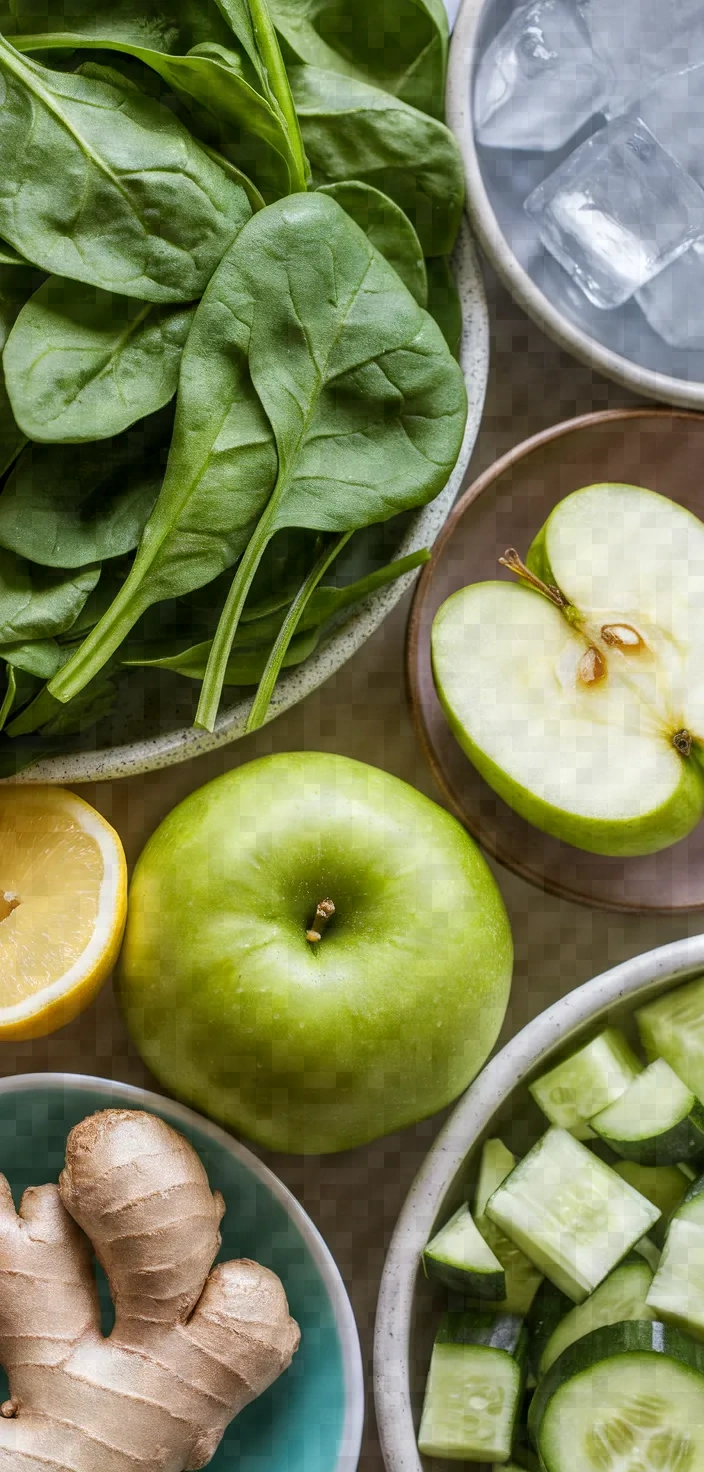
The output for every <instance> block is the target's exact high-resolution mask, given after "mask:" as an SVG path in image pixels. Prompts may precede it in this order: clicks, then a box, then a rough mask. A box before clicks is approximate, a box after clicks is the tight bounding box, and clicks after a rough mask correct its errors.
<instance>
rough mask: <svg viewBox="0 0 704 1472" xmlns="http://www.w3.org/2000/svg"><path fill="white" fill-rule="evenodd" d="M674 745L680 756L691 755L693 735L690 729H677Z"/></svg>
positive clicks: (673, 739)
mask: <svg viewBox="0 0 704 1472" xmlns="http://www.w3.org/2000/svg"><path fill="white" fill-rule="evenodd" d="M672 745H673V746H674V747H675V750H676V751H678V752H679V754H680V756H691V754H692V737H691V735H690V733H689V731H685V730H684V729H682V730H681V731H675V734H674V736H673V738H672Z"/></svg>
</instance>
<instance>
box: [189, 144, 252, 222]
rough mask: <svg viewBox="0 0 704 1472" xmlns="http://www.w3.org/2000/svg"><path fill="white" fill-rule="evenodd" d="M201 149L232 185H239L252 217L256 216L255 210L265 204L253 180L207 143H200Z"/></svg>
mask: <svg viewBox="0 0 704 1472" xmlns="http://www.w3.org/2000/svg"><path fill="white" fill-rule="evenodd" d="M201 148H202V149H203V152H204V153H207V154H208V155H209V157H210V158H212V159H213V162H214V163H216V164H218V165H219V167H220V168H221V169H222V171H223V173H224V174H227V176H228V178H229V179H232V182H233V184H240V185H241V187H242V188H243V189H244V192H245V194H246V196H247V199H248V200H249V204H250V208H251V211H252V214H253V215H254V214H256V212H257V210H263V209H264V206H265V204H266V200H265V199H264V196H263V195H262V194H260V192H259V190H258V189H257V186H256V184H255V183H254V182H253V180H252V179H250V178H248V176H247V174H245V173H244V172H243V170H242V169H240V168H238V166H237V164H234V163H233V162H232V159H229V158H226V157H225V154H224V153H219V152H218V150H217V148H211V146H210V144H209V143H204V142H202V141H201Z"/></svg>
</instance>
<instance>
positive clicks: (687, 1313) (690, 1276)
mask: <svg viewBox="0 0 704 1472" xmlns="http://www.w3.org/2000/svg"><path fill="white" fill-rule="evenodd" d="M648 1304H649V1306H650V1307H651V1308H652V1309H653V1311H654V1313H655V1314H656V1316H657V1318H659V1319H667V1321H668V1322H669V1323H674V1324H679V1325H681V1327H682V1328H683V1329H687V1330H688V1332H689V1333H690V1334H694V1335H695V1337H698V1338H701V1337H704V1227H702V1226H701V1225H700V1223H699V1222H697V1221H691V1220H687V1218H686V1217H681V1216H679V1215H678V1216H676V1217H674V1219H673V1220H672V1222H671V1223H670V1230H669V1232H668V1234H667V1238H666V1241H665V1246H664V1248H663V1253H662V1257H661V1259H660V1266H659V1268H658V1270H657V1273H656V1274H655V1277H654V1279H653V1283H652V1287H651V1289H650V1292H649V1294H648ZM703 1465H704V1464H703Z"/></svg>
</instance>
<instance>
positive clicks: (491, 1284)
mask: <svg viewBox="0 0 704 1472" xmlns="http://www.w3.org/2000/svg"><path fill="white" fill-rule="evenodd" d="M423 1272H424V1273H425V1276H426V1278H429V1279H431V1280H434V1281H435V1282H437V1283H443V1284H444V1286H445V1287H446V1288H450V1289H452V1291H453V1292H454V1293H461V1294H462V1296H463V1297H464V1298H480V1299H482V1301H483V1302H485V1303H487V1304H488V1303H503V1302H504V1300H505V1298H506V1274H505V1273H498V1272H496V1273H471V1272H469V1271H466V1270H464V1269H462V1268H455V1267H453V1266H452V1265H451V1263H447V1262H441V1261H440V1260H439V1259H438V1258H435V1257H431V1256H429V1254H428V1253H426V1252H424V1253H423Z"/></svg>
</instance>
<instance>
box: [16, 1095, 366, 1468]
mask: <svg viewBox="0 0 704 1472" xmlns="http://www.w3.org/2000/svg"><path fill="white" fill-rule="evenodd" d="M109 1108H121V1109H146V1110H148V1111H149V1112H150V1113H152V1114H158V1115H160V1116H161V1118H162V1119H165V1120H167V1122H168V1123H169V1124H171V1125H173V1126H174V1127H175V1128H176V1129H177V1130H180V1132H181V1133H182V1134H183V1135H185V1136H186V1137H187V1139H189V1140H190V1141H191V1144H192V1145H194V1146H195V1148H196V1150H197V1151H198V1154H199V1155H200V1158H201V1160H202V1161H203V1164H204V1166H205V1168H206V1170H207V1172H208V1176H209V1179H210V1184H211V1186H212V1187H213V1188H217V1189H218V1190H220V1191H222V1193H223V1196H224V1197H225V1202H226V1206H227V1211H226V1214H225V1218H224V1220H223V1223H222V1249H221V1252H220V1258H221V1259H223V1260H225V1259H227V1258H231V1257H251V1258H255V1259H256V1260H257V1261H258V1262H261V1263H263V1264H264V1265H265V1266H266V1267H269V1268H272V1269H273V1270H274V1271H275V1272H276V1273H278V1274H279V1277H280V1278H281V1279H282V1282H283V1284H284V1287H285V1289H286V1293H287V1296H288V1301H289V1306H290V1309H291V1313H292V1314H293V1316H294V1318H295V1319H297V1320H298V1323H299V1324H300V1327H301V1347H300V1349H299V1351H298V1353H297V1354H296V1355H295V1357H294V1360H293V1364H292V1366H291V1368H290V1370H288V1371H287V1372H286V1373H285V1374H284V1375H282V1376H281V1378H280V1379H279V1380H278V1381H276V1383H275V1384H274V1385H272V1386H271V1388H270V1389H269V1390H267V1391H266V1392H265V1393H264V1395H262V1396H261V1397H260V1399H259V1400H257V1401H254V1402H253V1404H252V1405H250V1406H247V1407H246V1409H245V1410H244V1411H242V1413H241V1415H239V1416H238V1417H237V1418H236V1420H235V1421H233V1422H232V1425H231V1426H230V1427H229V1429H228V1431H226V1433H225V1436H224V1439H223V1441H222V1443H221V1446H220V1448H219V1450H218V1452H216V1455H215V1456H214V1458H213V1460H212V1462H210V1463H209V1468H210V1469H212V1472H235V1469H236V1472H354V1469H355V1468H356V1466H357V1463H358V1460H359V1448H360V1442H361V1437H362V1421H363V1415H364V1389H363V1379H362V1361H361V1355H360V1349H359V1339H358V1336H357V1329H356V1325H355V1322H354V1317H353V1314H352V1309H351V1306H350V1302H349V1299H348V1297H347V1293H346V1291H345V1287H344V1284H343V1282H342V1279H341V1277H340V1274H339V1272H338V1270H337V1268H336V1266H335V1263H334V1261H333V1259H332V1257H331V1256H330V1253H329V1251H328V1249H327V1247H326V1246H325V1243H324V1242H323V1239H322V1237H321V1236H320V1234H319V1232H318V1231H317V1230H316V1228H315V1227H314V1226H313V1223H312V1222H311V1221H310V1219H309V1217H308V1216H306V1213H305V1212H304V1210H303V1208H302V1207H301V1206H299V1204H298V1202H297V1201H296V1200H295V1197H293V1196H292V1195H291V1193H290V1191H288V1190H287V1189H286V1187H285V1186H283V1185H282V1184H281V1182H280V1181H278V1180H277V1178H276V1176H274V1175H272V1173H271V1171H270V1170H268V1169H267V1167H266V1166H264V1165H262V1164H261V1162H260V1161H259V1160H257V1158H256V1156H254V1155H252V1154H251V1152H250V1151H249V1150H246V1149H245V1148H244V1146H242V1145H240V1144H238V1142H237V1141H236V1140H233V1139H232V1138H231V1137H230V1136H229V1135H227V1134H225V1132H224V1130H220V1129H218V1128H217V1126H216V1125H213V1124H210V1123H209V1121H208V1120H205V1119H202V1118H201V1117H200V1115H198V1114H194V1113H193V1111H192V1110H190V1109H186V1108H185V1107H184V1106H182V1105H180V1104H175V1103H173V1102H172V1100H170V1099H163V1098H161V1097H160V1096H159V1095H157V1094H151V1093H148V1092H147V1091H146V1090H144V1089H136V1088H133V1087H132V1086H131V1085H129V1084H120V1083H111V1082H110V1081H109V1080H107V1079H100V1078H90V1077H83V1076H82V1075H80V1074H71V1073H48V1074H42V1073H31V1074H21V1075H19V1076H18V1077H16V1078H5V1079H0V1170H1V1171H2V1172H3V1174H4V1175H6V1176H7V1178H8V1180H9V1182H10V1185H11V1187H12V1191H13V1195H14V1198H15V1203H16V1204H18V1203H19V1198H20V1196H21V1194H22V1192H23V1191H24V1189H25V1187H26V1186H38V1185H42V1184H44V1182H46V1181H56V1180H57V1179H58V1176H59V1172H60V1171H61V1169H62V1166H63V1163H64V1149H65V1144H66V1136H67V1134H68V1132H69V1130H70V1129H71V1128H72V1127H73V1125H74V1124H77V1123H78V1121H79V1120H81V1119H83V1118H84V1117H85V1115H87V1114H92V1113H94V1111H95V1110H96V1109H109ZM101 1288H102V1290H103V1291H102V1294H101V1297H102V1299H103V1304H104V1324H103V1327H104V1329H105V1330H109V1327H110V1322H111V1311H110V1304H109V1297H108V1295H107V1292H106V1291H105V1284H104V1283H103V1284H102V1285H101ZM0 1398H2V1399H4V1398H5V1396H4V1394H3V1395H2V1396H1V1397H0Z"/></svg>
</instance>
